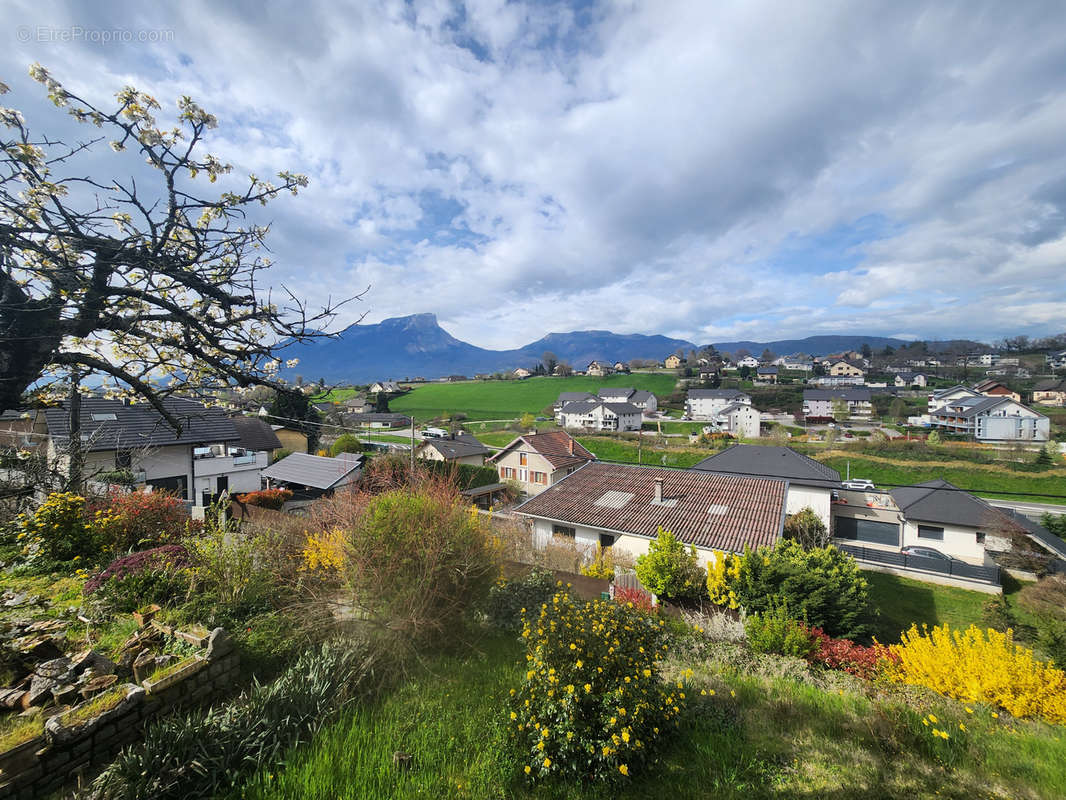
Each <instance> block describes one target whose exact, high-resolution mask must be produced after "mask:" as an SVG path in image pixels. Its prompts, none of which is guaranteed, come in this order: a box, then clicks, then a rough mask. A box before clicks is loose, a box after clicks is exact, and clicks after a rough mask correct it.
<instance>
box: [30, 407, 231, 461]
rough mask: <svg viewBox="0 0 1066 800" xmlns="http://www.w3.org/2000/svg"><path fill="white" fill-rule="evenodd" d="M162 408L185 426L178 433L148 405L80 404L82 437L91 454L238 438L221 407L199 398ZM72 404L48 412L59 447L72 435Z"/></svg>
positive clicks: (51, 431)
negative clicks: (92, 452)
mask: <svg viewBox="0 0 1066 800" xmlns="http://www.w3.org/2000/svg"><path fill="white" fill-rule="evenodd" d="M163 406H164V408H166V409H167V411H168V412H169V413H170V414H172V415H173V416H174V417H175V418H176V419H177V420H178V423H179V424H180V425H181V434H180V435H179V434H178V432H177V431H175V430H174V429H173V428H172V427H170V425H169V424H168V423H167V421H166V420H165V419H164V418H163V415H162V414H160V413H159V412H158V411H156V410H155V409H154V408H152V407H151V406H150V405H148V404H147V403H137V404H135V405H126V404H125V403H123V401H121V400H98V399H95V398H91V397H86V398H83V399H82V401H81V438H82V441H83V442H85V445H86V448H87V449H88V450H89V451H100V450H133V449H137V448H141V447H166V446H168V445H179V444H184V445H195V444H207V443H217V442H232V441H234V440H236V439H238V438H239V434H238V433H237V428H236V426H234V424H233V421H232V420H231V419H230V418H229V417H227V416H226V415H225V414H224V413H222V410H221V409H218V408H205V407H204V406H203V404H202V403H199V402H197V401H195V400H186V399H183V398H177V397H169V398H166V399H164V400H163ZM68 408H69V406H68V405H67V404H66V403H64V404H63V407H62V408H49V409H47V410H46V411H45V412H44V416H45V422H46V423H47V425H48V434H49V436H51V437H52V439H53V440H54V441H56V442H59V443H65V442H66V441H68V439H69V437H70V412H69V411H68V410H67V409H68Z"/></svg>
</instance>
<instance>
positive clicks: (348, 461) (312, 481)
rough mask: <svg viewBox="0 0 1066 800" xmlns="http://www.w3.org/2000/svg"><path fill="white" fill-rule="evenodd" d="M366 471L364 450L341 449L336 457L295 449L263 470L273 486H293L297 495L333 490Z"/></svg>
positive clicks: (349, 482) (307, 496)
mask: <svg viewBox="0 0 1066 800" xmlns="http://www.w3.org/2000/svg"><path fill="white" fill-rule="evenodd" d="M362 471H363V456H362V454H361V453H340V454H338V455H337V457H336V458H329V457H328V456H312V455H309V454H307V453H292V454H291V455H287V456H285V458H283V459H281V460H280V461H278V462H277V463H275V464H272V465H270V466H269V467H267V468H266V469H265V470H263V477H264V478H266V479H267V485H268V486H269V487H271V488H284V489H290V490H291V491H292V492H293V496H294V497H295V498H297V499H301V500H306V499H312V498H315V497H321V496H322V495H325V494H330V493H332V492H334V491H336V490H337V489H340V488H341V487H343V486H348V485H349V484H352V483H354V482H355V481H357V480H358V479H359V477H360V475H362Z"/></svg>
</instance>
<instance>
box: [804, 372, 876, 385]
mask: <svg viewBox="0 0 1066 800" xmlns="http://www.w3.org/2000/svg"><path fill="white" fill-rule="evenodd" d="M807 383H808V384H809V385H813V386H823V387H825V386H863V385H864V384H865V383H866V378H865V377H863V376H861V375H819V376H818V377H817V378H813V379H809V380H808V381H807Z"/></svg>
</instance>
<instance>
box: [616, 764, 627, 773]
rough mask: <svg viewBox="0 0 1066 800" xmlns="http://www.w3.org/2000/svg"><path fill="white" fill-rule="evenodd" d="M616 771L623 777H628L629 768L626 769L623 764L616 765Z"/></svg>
mask: <svg viewBox="0 0 1066 800" xmlns="http://www.w3.org/2000/svg"><path fill="white" fill-rule="evenodd" d="M618 771H619V772H621V773H622V774H623V775H628V774H629V767H627V766H626V765H625V764H619V765H618Z"/></svg>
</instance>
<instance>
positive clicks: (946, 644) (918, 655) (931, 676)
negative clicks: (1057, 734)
mask: <svg viewBox="0 0 1066 800" xmlns="http://www.w3.org/2000/svg"><path fill="white" fill-rule="evenodd" d="M900 642H901V643H900V644H896V645H892V646H891V648H890V649H891V650H892V652H893V653H895V654H896V655H897V656H899V663H897V664H895V665H893V666H891V667H890V668H889V671H888V674H889V676H890V677H892V678H893V679H894V680H897V681H899V682H901V683H911V684H916V685H918V686H925V687H928V688H929V689H933V690H934V691H937V692H940V693H941V694H945V695H947V696H948V697H954V698H956V699H958V700H964V701H967V702H971V703H989V704H991V705H994V706H998V707H999V708H1002V709H1004V710H1006V711H1008V712H1010V713H1011V714H1013V715H1014V716H1016V717H1042V718H1044V719H1046V720H1047V721H1048V722H1054V723H1059V724H1066V672H1063V671H1062V670H1060V669H1056V668H1055V667H1052V666H1049V665H1047V664H1045V663H1043V662H1041V661H1037V660H1036V659H1034V658H1033V651H1032V650H1028V649H1026V648H1024V647H1021V646H1020V645H1017V644H1015V643H1014V637H1013V635H1012V634H1011V632H1010V631H1008V632H1007V633H1000V632H999V631H996V630H993V629H991V628H989V629H988V630H987V631H981V630H980V629H978V627H977V626H976V625H971V626H970V627H969V628H967V629H966V630H965V631H952V630H951V629H950V628H949V627H948V626H947V625H941V626H939V627H935V628H933V629H932V630H929V629H928V628H926V627H925V626H923V628H922V630H921V631H919V630H918V626H917V625H912V626H911V628H910V630H909V631H906V632H905V633H904V634H903V635H902V636H901V637H900Z"/></svg>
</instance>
